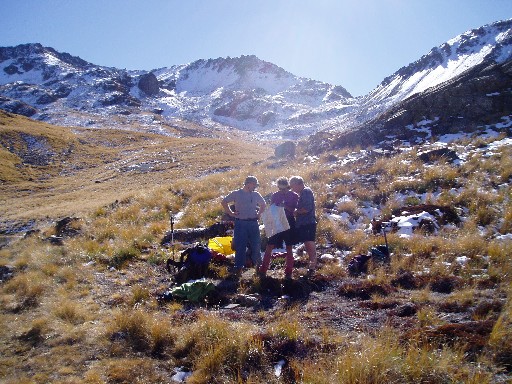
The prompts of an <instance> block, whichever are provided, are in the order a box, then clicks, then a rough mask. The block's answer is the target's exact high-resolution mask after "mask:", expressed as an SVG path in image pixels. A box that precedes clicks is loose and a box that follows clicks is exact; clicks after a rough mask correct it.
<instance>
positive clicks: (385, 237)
mask: <svg viewBox="0 0 512 384" xmlns="http://www.w3.org/2000/svg"><path fill="white" fill-rule="evenodd" d="M382 224H384V223H382ZM386 224H387V223H386ZM386 227H387V225H383V226H382V232H383V233H384V242H385V243H386V251H387V253H388V256H389V247H388V238H387V236H386Z"/></svg>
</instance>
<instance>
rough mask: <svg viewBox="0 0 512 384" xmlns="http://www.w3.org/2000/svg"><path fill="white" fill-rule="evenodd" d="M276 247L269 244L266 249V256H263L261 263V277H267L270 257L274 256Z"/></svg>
mask: <svg viewBox="0 0 512 384" xmlns="http://www.w3.org/2000/svg"><path fill="white" fill-rule="evenodd" d="M273 249H274V246H273V245H272V244H267V246H266V247H265V254H264V255H263V261H262V262H261V266H260V269H259V271H258V273H260V274H261V275H266V273H267V270H268V267H269V265H270V257H271V256H272V250H273Z"/></svg>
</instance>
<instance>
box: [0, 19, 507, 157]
mask: <svg viewBox="0 0 512 384" xmlns="http://www.w3.org/2000/svg"><path fill="white" fill-rule="evenodd" d="M375 59H377V58H375ZM511 60H512V19H509V20H505V21H499V22H496V23H493V24H490V25H486V26H483V27H481V28H478V29H474V30H470V31H467V32H465V33H463V34H461V35H459V36H457V37H455V38H453V39H452V40H450V41H448V42H446V43H445V44H443V45H441V46H439V47H435V48H433V49H432V50H431V51H430V52H429V53H427V54H426V55H424V56H422V57H421V58H420V59H419V60H417V61H416V62H413V63H411V64H408V65H406V66H404V67H403V68H400V69H399V70H398V71H397V72H395V73H394V74H392V75H390V76H389V77H387V78H386V79H384V80H383V81H382V82H381V83H380V84H379V85H378V86H377V87H376V88H375V89H374V90H373V91H372V92H370V93H369V94H367V95H365V96H362V97H352V96H351V94H350V93H349V91H348V90H346V89H345V88H344V87H343V86H341V85H332V84H327V83H323V82H320V81H316V80H312V79H307V78H301V77H297V76H294V75H293V74H291V73H289V72H287V71H286V70H285V69H283V68H280V67H278V66H276V65H274V64H272V63H269V62H266V61H263V60H261V59H259V58H257V57H255V56H241V57H238V58H230V57H227V58H217V59H208V60H197V61H195V62H192V63H189V64H181V65H173V66H170V67H164V68H158V69H154V70H150V71H147V70H126V69H118V68H110V67H104V66H100V65H96V64H92V63H89V62H87V61H85V60H83V59H81V58H79V57H75V56H72V55H70V54H68V53H61V52H58V51H56V50H55V49H53V48H50V47H44V46H42V45H41V44H24V45H19V46H16V47H4V48H0V108H1V109H3V110H5V111H8V112H12V113H16V114H21V115H25V116H27V117H30V118H32V119H35V120H40V121H44V122H47V123H50V124H55V125H60V126H74V127H86V128H117V129H124V130H137V131H143V132H152V133H159V134H162V135H166V136H172V137H184V136H206V137H223V136H225V135H226V134H227V133H228V132H234V131H235V130H238V131H242V132H244V133H246V134H247V133H248V134H250V135H251V136H252V137H253V138H258V139H277V140H294V141H298V140H301V139H305V138H307V142H305V143H304V146H305V147H306V149H307V150H309V151H310V152H317V151H319V150H324V149H327V148H337V147H343V146H345V145H349V144H358V145H362V146H367V145H370V144H376V143H379V142H383V141H388V142H390V141H393V140H409V141H411V142H413V143H419V142H422V141H424V140H428V139H430V138H431V136H432V135H439V134H443V133H455V132H460V131H464V132H474V131H476V130H485V129H488V128H489V127H493V128H497V129H500V130H507V129H508V130H510V126H511V125H512V122H511V113H512V112H511V111H512V61H511ZM358 75H360V76H364V73H361V74H358ZM187 123H194V126H195V127H201V129H192V130H191V129H189V128H187ZM311 135H313V136H311Z"/></svg>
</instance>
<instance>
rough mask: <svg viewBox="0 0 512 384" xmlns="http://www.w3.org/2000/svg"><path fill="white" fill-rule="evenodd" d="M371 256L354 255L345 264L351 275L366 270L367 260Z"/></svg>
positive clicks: (357, 274) (356, 274)
mask: <svg viewBox="0 0 512 384" xmlns="http://www.w3.org/2000/svg"><path fill="white" fill-rule="evenodd" d="M371 258H372V257H371V256H370V255H356V256H354V257H353V258H352V260H350V261H349V263H348V265H347V269H348V273H349V274H350V275H351V276H359V275H360V274H362V273H366V272H368V260H370V259H371Z"/></svg>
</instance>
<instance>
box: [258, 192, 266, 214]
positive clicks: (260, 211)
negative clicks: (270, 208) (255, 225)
mask: <svg viewBox="0 0 512 384" xmlns="http://www.w3.org/2000/svg"><path fill="white" fill-rule="evenodd" d="M259 196H260V198H261V200H260V202H259V203H258V219H259V218H260V217H261V215H262V214H263V212H265V209H267V204H266V203H265V199H263V197H262V196H261V195H259Z"/></svg>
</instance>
